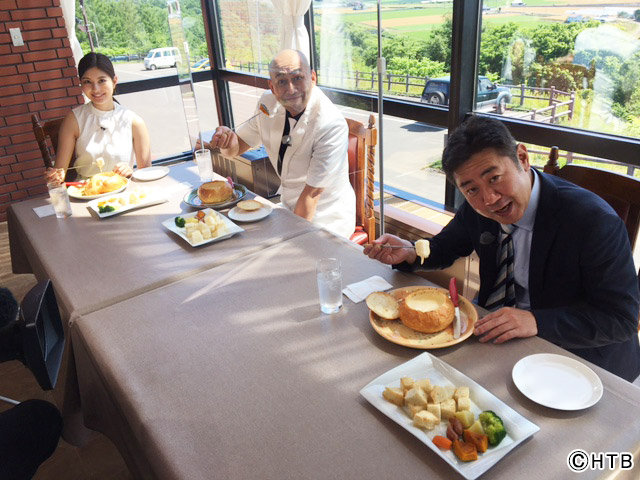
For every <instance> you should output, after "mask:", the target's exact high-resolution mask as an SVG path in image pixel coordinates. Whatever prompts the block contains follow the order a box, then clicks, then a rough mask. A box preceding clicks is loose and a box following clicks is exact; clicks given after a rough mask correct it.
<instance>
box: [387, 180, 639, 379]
mask: <svg viewBox="0 0 640 480" xmlns="http://www.w3.org/2000/svg"><path fill="white" fill-rule="evenodd" d="M537 178H538V179H540V180H541V183H540V186H541V191H540V202H539V204H538V210H537V213H536V219H535V224H534V229H533V238H532V241H531V255H530V259H529V296H530V300H531V312H532V313H533V315H534V316H535V318H536V321H537V323H538V336H540V337H542V338H544V339H546V340H548V341H550V342H553V343H555V344H556V345H559V346H560V347H563V348H565V349H567V350H569V351H570V352H573V353H575V354H576V355H579V356H581V357H582V358H584V359H586V360H588V361H590V362H593V363H595V364H596V365H599V366H600V367H602V368H604V369H606V370H609V371H610V372H613V373H615V374H616V375H619V376H620V377H622V378H625V379H627V380H629V381H633V380H634V379H635V378H636V377H637V376H638V375H640V346H639V345H638V312H639V302H640V294H639V292H638V277H637V273H636V271H635V266H634V263H633V257H632V254H631V248H630V246H629V238H628V235H627V231H626V229H625V226H624V223H623V222H622V220H621V219H620V217H618V215H617V214H616V213H615V211H614V210H613V209H612V208H611V207H610V206H609V204H607V203H606V202H605V201H604V200H603V199H601V198H600V197H598V196H597V195H595V194H593V193H591V192H589V191H587V190H585V189H582V188H580V187H578V186H576V185H574V184H573V183H570V182H567V181H565V180H562V179H559V178H557V177H554V176H552V175H546V174H544V173H541V174H540V175H538V177H537ZM498 229H499V225H498V223H497V222H495V221H493V220H490V219H488V218H486V217H483V216H481V215H480V214H478V213H476V212H475V211H474V210H473V209H472V208H471V206H470V205H469V204H468V203H467V202H465V203H464V204H463V205H462V206H461V207H460V209H459V210H458V213H457V214H456V216H455V217H454V218H453V220H452V221H451V222H450V223H449V225H447V226H446V227H445V228H444V229H443V230H442V232H440V234H438V235H436V236H435V237H434V238H433V239H431V241H430V243H431V245H430V246H431V255H430V256H429V258H428V259H426V260H425V264H424V268H426V269H438V268H446V267H448V266H449V265H451V264H452V263H453V262H454V261H455V259H456V258H458V257H465V256H467V255H469V254H471V252H472V251H473V250H475V251H476V252H477V253H478V256H479V257H480V292H479V294H478V304H479V305H484V304H485V302H486V300H487V298H488V297H489V294H490V293H491V290H492V288H493V285H494V283H495V278H496V275H497V272H496V256H497V248H498V242H497V241H496V239H497V238H498ZM419 267H420V266H419V259H418V261H417V262H416V263H415V264H414V265H412V266H408V265H406V264H404V265H402V264H401V265H400V266H398V268H400V269H401V270H405V269H408V268H409V269H414V268H419Z"/></svg>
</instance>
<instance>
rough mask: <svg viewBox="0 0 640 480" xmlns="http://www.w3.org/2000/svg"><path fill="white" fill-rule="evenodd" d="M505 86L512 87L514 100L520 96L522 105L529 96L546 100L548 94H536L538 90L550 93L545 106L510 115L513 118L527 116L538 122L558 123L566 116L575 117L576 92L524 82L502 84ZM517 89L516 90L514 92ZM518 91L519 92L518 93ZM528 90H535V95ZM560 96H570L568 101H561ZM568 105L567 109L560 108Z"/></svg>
mask: <svg viewBox="0 0 640 480" xmlns="http://www.w3.org/2000/svg"><path fill="white" fill-rule="evenodd" d="M502 86H503V87H507V88H509V89H511V96H512V102H511V104H513V103H514V102H513V99H514V98H518V97H519V98H520V106H521V107H522V106H523V105H524V100H525V98H529V99H532V100H543V99H544V100H546V96H545V97H544V98H543V97H541V96H540V95H539V94H538V95H535V93H536V92H540V93H546V92H548V94H549V105H548V106H546V107H543V108H534V109H532V110H530V111H528V112H526V113H522V114H519V115H510V116H511V117H513V118H526V119H528V120H536V121H538V122H549V123H558V121H559V120H560V119H561V118H562V117H564V116H566V117H568V119H569V120H571V119H572V118H573V111H574V108H575V101H576V92H563V91H562V90H557V89H556V88H555V87H553V86H552V87H551V88H542V87H527V86H526V85H524V84H521V85H502ZM514 91H515V92H514ZM516 92H518V93H516ZM527 92H533V95H526V93H527ZM558 96H566V97H569V99H568V100H566V101H560V100H559V99H558V98H556V97H558ZM565 106H566V107H567V109H566V110H562V111H561V110H560V108H561V107H565Z"/></svg>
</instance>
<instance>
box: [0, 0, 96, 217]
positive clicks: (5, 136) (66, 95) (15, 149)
mask: <svg viewBox="0 0 640 480" xmlns="http://www.w3.org/2000/svg"><path fill="white" fill-rule="evenodd" d="M18 5H19V6H18ZM10 28H19V29H20V31H21V32H22V38H23V40H24V46H21V47H14V46H13V43H12V41H11V37H10V35H9V29H10ZM77 75H78V72H77V70H76V67H75V61H74V59H73V54H72V52H71V48H70V47H69V40H68V38H67V31H66V29H65V23H64V18H63V16H62V9H61V8H60V0H0V221H5V220H6V218H7V214H6V210H7V208H8V206H9V204H11V203H12V202H17V201H21V200H24V199H26V198H29V197H33V196H38V195H42V194H44V193H46V191H47V188H46V185H45V182H44V179H43V172H44V164H43V162H42V156H41V154H40V149H39V148H38V143H37V142H36V140H35V137H34V135H33V129H32V125H31V115H32V114H33V113H37V114H38V115H39V116H40V118H41V119H45V120H46V119H50V118H56V117H62V116H64V115H65V114H66V113H67V112H68V111H69V110H70V109H71V108H72V107H73V106H75V105H80V104H82V103H84V100H83V97H82V92H81V90H80V87H79V86H78V83H79V82H78V76H77Z"/></svg>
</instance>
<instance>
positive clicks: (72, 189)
mask: <svg viewBox="0 0 640 480" xmlns="http://www.w3.org/2000/svg"><path fill="white" fill-rule="evenodd" d="M128 185H129V179H128V178H127V183H125V184H124V185H123V186H122V187H120V188H119V189H117V190H114V191H113V192H107V193H101V194H99V195H86V196H85V195H82V189H80V188H78V187H76V186H74V185H69V186H68V187H67V193H68V194H69V196H70V197H71V198H75V199H76V200H93V199H96V198H102V197H106V196H107V195H113V194H114V193H120V192H121V191H123V190H124V189H125V188H127V186H128Z"/></svg>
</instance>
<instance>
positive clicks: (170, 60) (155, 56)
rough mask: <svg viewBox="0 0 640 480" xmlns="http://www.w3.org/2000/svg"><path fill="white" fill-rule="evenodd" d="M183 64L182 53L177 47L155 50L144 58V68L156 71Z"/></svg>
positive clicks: (150, 51)
mask: <svg viewBox="0 0 640 480" xmlns="http://www.w3.org/2000/svg"><path fill="white" fill-rule="evenodd" d="M179 63H182V59H181V58H180V52H179V51H178V49H177V48H175V47H165V48H154V49H153V50H149V53H148V54H147V56H146V57H145V58H144V68H145V69H147V70H155V69H156V68H162V67H175V66H176V65H177V64H179Z"/></svg>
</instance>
